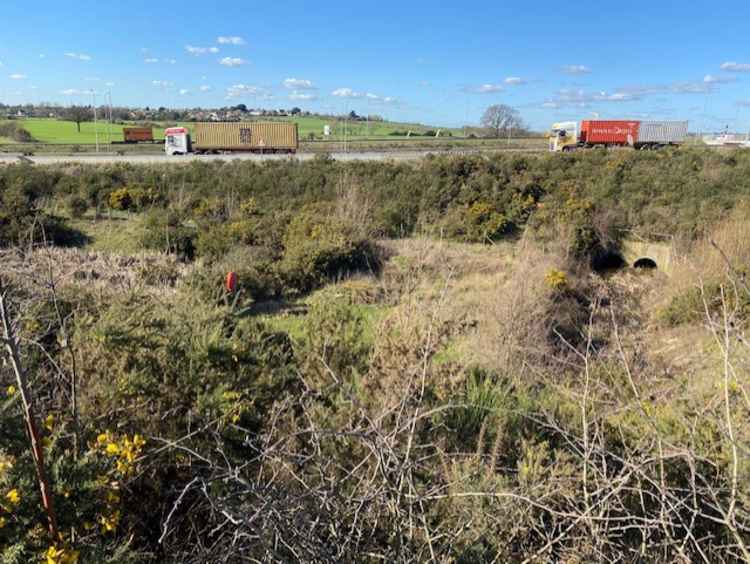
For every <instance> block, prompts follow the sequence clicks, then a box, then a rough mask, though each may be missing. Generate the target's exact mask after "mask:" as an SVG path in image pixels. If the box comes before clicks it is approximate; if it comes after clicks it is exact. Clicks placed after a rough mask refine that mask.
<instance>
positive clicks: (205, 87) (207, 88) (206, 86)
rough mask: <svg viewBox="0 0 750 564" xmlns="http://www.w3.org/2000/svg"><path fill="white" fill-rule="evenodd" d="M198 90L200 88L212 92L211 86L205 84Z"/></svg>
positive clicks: (202, 90)
mask: <svg viewBox="0 0 750 564" xmlns="http://www.w3.org/2000/svg"><path fill="white" fill-rule="evenodd" d="M198 90H200V91H201V92H211V90H212V88H211V87H210V86H208V85H206V84H204V85H203V86H201V87H200V88H198Z"/></svg>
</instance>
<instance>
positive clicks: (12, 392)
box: [5, 386, 16, 397]
mask: <svg viewBox="0 0 750 564" xmlns="http://www.w3.org/2000/svg"><path fill="white" fill-rule="evenodd" d="M5 393H6V394H7V395H8V397H10V396H14V395H16V387H15V386H8V387H7V388H6V390H5Z"/></svg>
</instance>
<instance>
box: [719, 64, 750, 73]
mask: <svg viewBox="0 0 750 564" xmlns="http://www.w3.org/2000/svg"><path fill="white" fill-rule="evenodd" d="M721 70H725V71H731V72H750V63H735V62H729V63H724V64H723V65H721Z"/></svg>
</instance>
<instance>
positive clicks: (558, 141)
mask: <svg viewBox="0 0 750 564" xmlns="http://www.w3.org/2000/svg"><path fill="white" fill-rule="evenodd" d="M687 136H688V122H686V121H634V120H630V121H628V120H584V121H582V122H581V124H580V127H579V125H578V123H577V122H564V123H556V124H554V125H553V126H552V130H551V132H550V135H549V149H550V151H552V152H559V151H566V152H567V151H575V150H577V149H590V148H593V147H633V148H634V149H637V150H651V149H660V148H662V147H667V146H670V145H672V146H675V145H680V144H682V143H684V142H685V139H686V138H687Z"/></svg>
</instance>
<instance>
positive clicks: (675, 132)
mask: <svg viewBox="0 0 750 564" xmlns="http://www.w3.org/2000/svg"><path fill="white" fill-rule="evenodd" d="M687 136H688V122H687V121H642V122H641V127H640V130H639V132H638V139H637V141H636V143H635V146H636V148H643V147H646V146H652V147H659V146H662V145H679V144H680V143H684V142H685V139H687Z"/></svg>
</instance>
